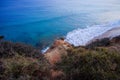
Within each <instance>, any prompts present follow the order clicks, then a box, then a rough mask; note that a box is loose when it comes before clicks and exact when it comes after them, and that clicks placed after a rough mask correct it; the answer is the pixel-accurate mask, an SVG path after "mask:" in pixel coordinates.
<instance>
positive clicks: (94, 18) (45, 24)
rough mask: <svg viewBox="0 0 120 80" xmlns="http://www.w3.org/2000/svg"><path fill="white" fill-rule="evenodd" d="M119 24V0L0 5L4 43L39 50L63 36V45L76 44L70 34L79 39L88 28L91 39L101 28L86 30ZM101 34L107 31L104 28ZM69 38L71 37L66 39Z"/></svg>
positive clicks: (13, 0) (19, 0)
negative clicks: (64, 40)
mask: <svg viewBox="0 0 120 80" xmlns="http://www.w3.org/2000/svg"><path fill="white" fill-rule="evenodd" d="M119 20H120V0H1V1H0V35H3V36H4V37H5V40H10V41H13V42H22V43H26V44H30V45H33V46H36V47H42V48H44V47H46V46H49V45H51V43H52V42H53V41H54V40H55V39H57V38H60V37H65V38H66V36H67V39H66V40H67V41H70V43H75V44H78V43H77V42H80V40H77V42H76V41H75V40H73V39H71V40H69V39H70V38H75V39H76V38H77V37H74V36H76V35H75V34H74V33H75V32H74V31H78V32H77V35H79V34H81V33H82V32H83V33H84V32H85V31H88V30H86V29H87V28H88V29H90V31H91V32H93V31H94V32H93V33H92V34H91V35H94V34H97V33H99V32H97V31H100V30H101V31H100V32H104V28H103V27H101V26H99V27H98V26H96V27H98V28H96V27H95V29H94V28H90V27H93V26H94V25H99V24H101V25H102V24H106V23H107V22H111V23H112V22H115V21H116V22H119ZM115 25H116V24H115ZM107 27H109V26H107ZM112 27H114V25H112ZM102 28H103V29H102ZM78 29H80V30H78ZM81 29H82V32H81ZM98 29H100V30H98ZM105 30H108V29H106V28H105ZM79 32H81V33H79ZM88 32H89V31H88ZM91 32H90V33H91ZM78 33H79V34H78ZM71 34H74V35H73V36H72V37H70V36H69V35H71ZM85 34H89V33H85ZM81 35H83V36H86V35H84V34H81ZM91 35H90V36H91ZM78 37H82V36H78ZM83 38H86V37H83ZM83 38H82V40H84V39H83ZM85 40H86V39H85ZM73 41H74V42H73ZM86 41H87V40H86ZM83 44H84V43H83Z"/></svg>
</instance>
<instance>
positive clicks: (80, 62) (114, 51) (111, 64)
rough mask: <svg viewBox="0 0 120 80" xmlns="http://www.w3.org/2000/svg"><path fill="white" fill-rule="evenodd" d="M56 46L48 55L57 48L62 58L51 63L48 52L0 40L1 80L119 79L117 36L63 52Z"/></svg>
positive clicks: (119, 60) (119, 63)
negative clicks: (42, 52) (47, 56)
mask: <svg viewBox="0 0 120 80" xmlns="http://www.w3.org/2000/svg"><path fill="white" fill-rule="evenodd" d="M55 44H56V45H53V46H52V48H50V50H49V51H48V53H49V52H50V51H53V52H56V51H57V50H58V49H59V52H60V53H61V55H62V56H61V59H60V60H59V61H57V62H55V63H54V64H53V63H52V64H51V62H50V61H49V59H48V58H46V54H47V53H45V54H41V52H40V50H38V49H36V48H34V47H32V46H30V45H25V44H22V43H13V42H10V41H4V40H0V80H120V36H118V37H115V38H113V39H102V40H100V41H98V40H97V41H96V42H93V43H91V44H89V45H87V46H82V47H73V46H70V48H66V49H62V48H65V47H62V46H63V45H59V44H60V43H58V42H56V43H55ZM62 44H65V43H64V42H62ZM65 45H66V44H65ZM67 45H68V44H67ZM54 50H55V51H54ZM60 50H62V51H60ZM63 50H65V51H63ZM62 52H66V54H65V55H64V54H62ZM51 54H52V52H51ZM52 56H54V55H52ZM57 57H58V56H57ZM54 58H55V57H54Z"/></svg>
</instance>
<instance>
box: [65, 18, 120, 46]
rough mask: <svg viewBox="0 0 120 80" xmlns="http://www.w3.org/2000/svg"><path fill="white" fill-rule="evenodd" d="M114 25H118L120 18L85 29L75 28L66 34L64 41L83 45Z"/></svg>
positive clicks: (114, 26)
mask: <svg viewBox="0 0 120 80" xmlns="http://www.w3.org/2000/svg"><path fill="white" fill-rule="evenodd" d="M116 27H120V20H118V21H113V22H109V23H106V24H102V25H94V26H90V27H87V28H85V29H76V30H73V31H71V32H69V33H68V34H67V36H66V38H65V41H67V42H69V43H70V44H72V45H74V46H84V45H86V44H87V42H89V41H90V40H92V39H93V38H95V37H97V36H99V35H102V34H103V33H105V32H106V31H108V30H110V29H112V28H116Z"/></svg>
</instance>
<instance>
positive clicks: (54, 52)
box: [45, 39, 72, 65]
mask: <svg viewBox="0 0 120 80" xmlns="http://www.w3.org/2000/svg"><path fill="white" fill-rule="evenodd" d="M71 47H72V46H71V45H70V44H69V43H67V42H65V41H64V39H58V40H55V42H54V43H53V45H52V46H51V47H50V48H49V49H48V50H47V52H46V53H45V57H46V58H47V59H48V61H49V62H50V63H51V64H52V65H53V64H55V63H56V62H58V61H60V60H61V56H62V55H66V54H67V49H69V48H71Z"/></svg>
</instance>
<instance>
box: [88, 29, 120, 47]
mask: <svg viewBox="0 0 120 80" xmlns="http://www.w3.org/2000/svg"><path fill="white" fill-rule="evenodd" d="M119 35H120V27H115V28H112V29H110V30H108V31H106V32H105V33H103V34H101V35H99V36H97V37H94V38H93V39H92V40H90V41H89V42H87V44H86V45H88V44H91V43H92V42H95V41H96V40H101V39H104V38H109V39H112V38H114V37H117V36H119Z"/></svg>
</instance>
